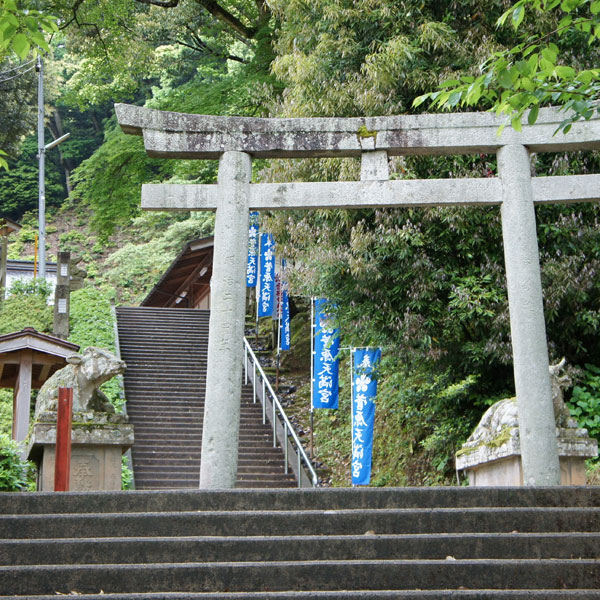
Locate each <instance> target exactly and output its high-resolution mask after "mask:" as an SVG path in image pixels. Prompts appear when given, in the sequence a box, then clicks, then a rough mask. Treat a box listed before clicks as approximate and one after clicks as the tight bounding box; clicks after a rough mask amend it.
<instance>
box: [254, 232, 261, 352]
mask: <svg viewBox="0 0 600 600" xmlns="http://www.w3.org/2000/svg"><path fill="white" fill-rule="evenodd" d="M256 244H257V250H256V329H255V330H254V331H255V333H256V335H255V336H254V341H255V342H256V347H257V349H258V302H259V300H260V234H259V235H258V237H257V238H256Z"/></svg>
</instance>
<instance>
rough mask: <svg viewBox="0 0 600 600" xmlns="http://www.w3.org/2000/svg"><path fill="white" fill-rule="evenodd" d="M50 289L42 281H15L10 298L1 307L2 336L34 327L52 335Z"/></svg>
mask: <svg viewBox="0 0 600 600" xmlns="http://www.w3.org/2000/svg"><path fill="white" fill-rule="evenodd" d="M49 294H50V288H49V286H48V285H46V282H42V281H41V280H35V281H32V280H29V281H27V280H23V281H22V282H21V281H15V282H14V283H13V285H12V286H11V288H10V293H9V296H8V298H6V299H5V300H4V301H3V302H2V304H1V305H0V335H2V334H5V333H12V332H13V331H20V330H21V329H24V328H25V327H33V328H34V329H36V330H37V331H39V332H41V333H51V332H52V325H53V315H52V307H50V306H48V296H49Z"/></svg>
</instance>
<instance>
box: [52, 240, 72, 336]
mask: <svg viewBox="0 0 600 600" xmlns="http://www.w3.org/2000/svg"><path fill="white" fill-rule="evenodd" d="M70 280H71V253H70V252H59V253H58V264H57V266H56V289H55V290H54V335H55V336H56V337H59V338H62V339H63V340H66V339H67V338H68V337H69V312H70V308H71V307H70V296H71V281H70Z"/></svg>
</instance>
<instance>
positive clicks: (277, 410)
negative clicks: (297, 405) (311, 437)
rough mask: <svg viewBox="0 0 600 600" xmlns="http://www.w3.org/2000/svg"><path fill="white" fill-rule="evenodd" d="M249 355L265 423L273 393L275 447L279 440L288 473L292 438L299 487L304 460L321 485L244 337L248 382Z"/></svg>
mask: <svg viewBox="0 0 600 600" xmlns="http://www.w3.org/2000/svg"><path fill="white" fill-rule="evenodd" d="M248 357H250V358H251V360H252V382H253V386H254V391H253V394H254V401H255V402H256V398H259V400H260V401H261V403H262V409H263V423H264V422H265V421H266V413H267V404H266V399H267V397H266V391H267V390H268V392H269V394H270V395H271V402H272V405H273V415H272V418H271V423H272V425H273V447H277V442H278V441H279V443H280V445H281V447H282V448H283V449H284V454H285V472H286V474H287V473H288V441H289V440H290V439H291V443H292V445H293V446H294V447H295V451H296V455H297V457H298V473H297V475H298V487H301V480H302V477H301V474H302V472H301V471H302V462H304V464H305V466H306V468H307V470H308V472H309V473H310V477H309V479H310V480H311V483H312V486H313V487H317V486H318V485H319V477H318V476H317V472H316V471H315V469H314V467H313V465H312V463H311V462H310V459H309V458H308V456H307V454H306V452H305V451H304V448H303V447H302V444H301V443H300V440H299V438H298V435H297V434H296V432H295V430H294V427H293V426H292V424H291V423H290V420H289V419H288V417H287V415H286V414H285V411H284V410H283V407H282V406H281V403H280V402H279V398H277V395H276V394H275V392H274V391H273V388H272V387H271V384H270V383H269V380H268V379H267V376H266V375H265V372H264V371H263V368H262V367H261V365H260V363H259V362H258V359H257V358H256V355H255V354H254V351H253V350H252V347H251V346H250V343H249V342H248V340H247V339H246V338H245V337H244V374H245V382H246V384H247V383H248ZM257 370H258V373H259V375H260V377H261V379H262V398H261V397H260V396H259V395H258V394H257V393H256V371H257ZM277 418H279V421H280V424H281V425H282V427H283V439H279V440H278V437H280V434H279V433H278V431H277Z"/></svg>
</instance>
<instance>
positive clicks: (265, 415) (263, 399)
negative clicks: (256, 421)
mask: <svg viewBox="0 0 600 600" xmlns="http://www.w3.org/2000/svg"><path fill="white" fill-rule="evenodd" d="M262 409H263V425H264V424H265V423H266V422H267V396H266V393H265V378H264V376H263V378H262Z"/></svg>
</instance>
